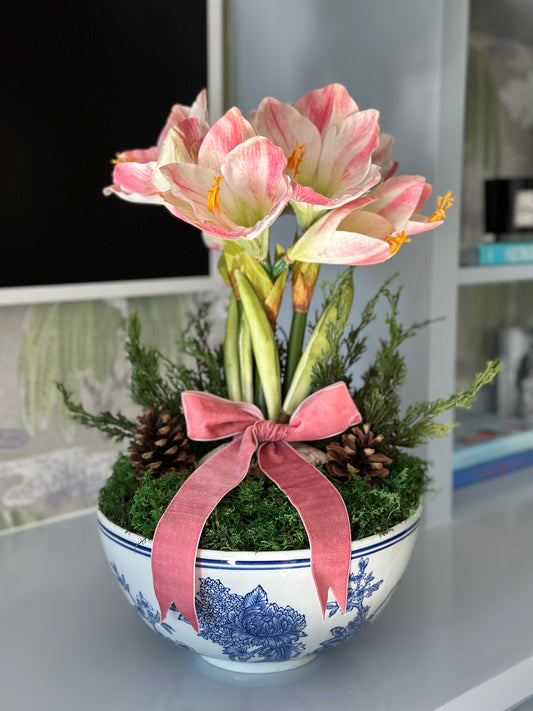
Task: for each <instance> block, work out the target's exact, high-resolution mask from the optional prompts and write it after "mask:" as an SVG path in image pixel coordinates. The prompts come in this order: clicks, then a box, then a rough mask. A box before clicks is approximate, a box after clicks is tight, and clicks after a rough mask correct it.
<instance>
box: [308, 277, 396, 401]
mask: <svg viewBox="0 0 533 711" xmlns="http://www.w3.org/2000/svg"><path fill="white" fill-rule="evenodd" d="M396 276H397V274H393V275H392V276H391V277H389V279H387V281H386V282H385V283H384V284H383V285H382V286H381V288H380V289H379V291H378V292H377V293H376V295H375V296H374V297H373V298H372V299H370V301H369V302H368V303H367V304H366V306H365V307H364V308H363V310H362V312H361V317H360V321H359V323H358V324H357V325H350V326H349V327H348V328H347V329H345V330H344V332H342V331H341V332H340V333H339V331H338V330H336V329H335V326H334V325H333V324H331V325H330V329H329V330H328V333H327V337H328V339H329V340H330V342H332V343H333V348H332V349H331V353H330V354H329V355H328V357H326V358H321V359H320V360H318V361H317V362H316V363H315V365H314V368H313V389H314V390H319V389H320V388H324V387H327V386H328V385H332V384H333V383H336V382H339V381H341V380H342V381H344V382H345V383H346V385H347V386H348V388H350V387H351V384H352V379H353V375H352V373H353V367H354V365H355V364H356V363H357V362H358V361H359V359H360V358H361V356H362V355H363V354H364V353H365V351H366V349H367V337H366V335H363V331H364V330H365V329H366V328H367V326H369V325H370V324H371V323H372V322H373V321H375V319H376V314H375V308H376V304H377V302H378V301H379V299H380V297H381V296H382V295H383V293H384V292H385V290H386V289H387V287H388V285H389V284H390V282H391V281H392V280H393V279H394V278H395V277H396ZM337 281H338V279H337V280H335V281H334V282H324V284H323V285H322V291H323V298H324V304H323V306H322V310H323V309H324V308H325V306H326V305H327V303H328V301H329V300H330V299H331V296H332V294H334V293H335V290H336V285H337Z"/></svg>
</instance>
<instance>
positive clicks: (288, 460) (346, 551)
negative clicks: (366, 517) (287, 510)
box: [259, 442, 352, 617]
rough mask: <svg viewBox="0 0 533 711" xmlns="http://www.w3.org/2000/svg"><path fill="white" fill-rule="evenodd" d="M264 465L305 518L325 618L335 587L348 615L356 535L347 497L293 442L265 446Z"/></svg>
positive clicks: (262, 464)
mask: <svg viewBox="0 0 533 711" xmlns="http://www.w3.org/2000/svg"><path fill="white" fill-rule="evenodd" d="M259 466H260V467H261V469H262V470H263V471H264V472H265V474H266V475H267V476H268V477H269V479H272V481H273V482H274V483H275V484H276V485H277V486H278V488H279V489H281V491H283V492H284V493H285V494H286V495H287V497H288V499H289V501H290V502H291V504H292V505H293V506H294V508H295V509H296V510H297V511H298V513H299V514H300V518H301V519H302V523H303V525H304V527H305V530H306V533H307V537H308V538H309V547H310V549H311V573H312V575H313V580H314V583H315V588H316V591H317V594H318V600H319V603H320V609H321V611H322V617H324V615H325V611H326V605H327V602H328V592H329V589H330V588H331V591H332V593H333V594H334V596H335V598H336V600H337V602H338V603H339V607H340V608H341V610H342V611H343V612H346V603H347V596H348V576H349V573H350V563H351V555H352V536H351V528H350V519H349V517H348V512H347V510H346V505H345V503H344V501H343V499H342V496H341V495H340V494H339V492H338V491H337V489H336V488H335V487H334V486H333V485H332V484H331V483H330V482H329V481H328V479H326V477H325V476H323V475H322V474H321V473H320V472H319V471H318V469H316V468H315V467H314V466H313V465H312V464H309V462H307V461H306V460H305V459H303V457H301V456H300V455H299V454H298V452H296V450H295V449H293V447H291V446H290V445H289V444H288V443H287V442H268V443H266V444H264V445H262V446H261V448H260V450H259Z"/></svg>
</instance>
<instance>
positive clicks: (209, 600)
mask: <svg viewBox="0 0 533 711" xmlns="http://www.w3.org/2000/svg"><path fill="white" fill-rule="evenodd" d="M196 610H197V614H198V620H199V622H200V629H201V632H200V636H201V637H204V638H205V639H209V640H211V641H212V642H215V643H216V644H219V645H220V646H221V647H222V648H223V652H224V654H226V655H227V656H228V657H229V658H230V659H231V660H232V661H239V662H247V661H249V660H250V659H252V658H253V659H258V660H261V661H265V662H266V661H268V662H278V661H285V660H288V659H294V657H296V656H299V655H300V654H301V653H302V652H303V650H304V645H303V644H302V643H301V642H298V640H299V639H300V638H301V637H305V636H306V634H305V632H304V629H305V625H306V623H305V616H304V615H301V614H300V613H299V612H297V611H296V610H295V609H294V608H292V607H290V606H289V605H287V606H286V607H280V606H279V605H277V604H276V603H275V602H269V601H268V597H267V594H266V592H265V591H264V590H263V588H262V587H261V586H260V585H258V586H257V587H256V588H255V589H254V590H251V591H250V592H249V593H247V594H246V595H237V594H235V593H231V592H230V590H229V588H227V587H224V585H222V583H221V582H220V580H213V579H212V578H200V590H199V592H198V594H197V596H196Z"/></svg>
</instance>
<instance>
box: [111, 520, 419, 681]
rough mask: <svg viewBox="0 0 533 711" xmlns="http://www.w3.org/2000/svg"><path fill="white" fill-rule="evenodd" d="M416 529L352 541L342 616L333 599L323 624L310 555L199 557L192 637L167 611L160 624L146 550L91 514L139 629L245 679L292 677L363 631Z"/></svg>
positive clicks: (142, 542)
mask: <svg viewBox="0 0 533 711" xmlns="http://www.w3.org/2000/svg"><path fill="white" fill-rule="evenodd" d="M419 521H420V519H419V516H414V517H412V518H410V519H408V520H406V521H404V522H403V523H400V524H398V525H397V526H395V527H394V528H393V529H391V530H390V531H389V532H388V533H387V534H386V535H384V536H379V535H377V536H370V537H368V538H364V539H362V540H359V541H353V543H352V565H351V570H350V578H349V584H348V606H347V611H346V614H345V615H343V613H342V612H341V610H340V609H339V606H338V605H337V603H336V602H335V600H334V599H333V598H332V597H331V598H330V601H329V602H328V606H327V610H326V616H325V620H323V619H322V614H321V611H320V607H319V604H318V597H317V595H316V592H315V588H314V583H313V579H312V576H311V568H310V559H309V550H298V551H284V552H265V553H250V552H235V553H233V552H227V551H212V550H199V551H198V557H197V558H196V575H197V578H196V610H197V614H198V620H199V623H200V632H199V633H196V632H195V631H194V630H193V628H192V627H191V625H190V624H189V623H188V622H187V621H186V620H185V618H184V617H183V616H182V615H181V614H180V613H179V612H178V610H177V609H175V608H174V609H172V608H171V610H170V611H169V613H168V615H167V617H166V620H165V622H164V623H163V624H160V622H159V608H158V605H157V601H156V597H155V594H154V588H153V585H152V574H151V568H150V556H151V549H152V541H150V540H146V539H143V538H142V537H141V536H138V535H136V534H134V533H130V532H129V531H126V530H124V529H122V528H120V527H119V526H116V525H115V524H114V523H111V521H109V520H108V519H107V518H106V517H105V516H104V515H103V514H102V513H101V512H100V511H99V512H98V522H99V528H100V535H101V539H102V543H103V546H104V550H105V553H106V556H107V559H108V561H109V563H110V565H111V568H112V569H113V572H114V574H115V577H116V579H117V581H118V583H119V585H120V586H121V588H122V590H123V591H124V594H125V595H126V597H127V598H128V600H129V601H130V603H131V604H132V605H133V606H134V607H135V609H136V610H137V612H138V613H139V615H140V616H141V617H142V618H143V620H144V621H145V622H146V623H147V624H148V625H150V627H152V628H153V629H154V630H155V631H156V632H159V633H160V634H162V635H163V637H166V638H167V639H169V640H171V641H172V642H174V643H175V644H177V645H179V646H181V647H186V648H187V649H190V650H192V651H194V652H196V653H198V654H200V655H201V656H202V658H203V659H205V660H206V661H207V662H209V663H211V664H214V665H215V666H217V667H221V668H223V669H230V670H233V671H239V672H252V673H254V672H278V671H283V670H288V669H294V668H295V667H298V666H301V665H303V664H306V663H307V662H309V661H311V660H312V659H314V658H315V657H316V656H317V655H318V654H321V653H323V652H325V651H327V650H328V649H331V648H332V647H336V646H337V645H338V644H341V643H342V642H344V641H345V640H347V639H349V638H350V637H352V636H353V635H354V634H357V633H358V632H360V631H361V630H362V629H363V628H364V627H366V625H367V624H368V623H369V622H371V621H372V620H373V619H374V618H375V617H376V615H377V614H378V613H379V612H380V611H381V610H382V609H383V607H384V606H385V604H386V603H387V602H388V600H389V598H390V596H391V594H392V593H393V591H394V589H395V588H396V586H397V584H398V582H399V580H400V578H401V576H402V575H403V573H404V571H405V568H406V567H407V563H408V562H409V558H410V557H411V552H412V550H413V546H414V543H415V540H416V537H417V533H418V526H419Z"/></svg>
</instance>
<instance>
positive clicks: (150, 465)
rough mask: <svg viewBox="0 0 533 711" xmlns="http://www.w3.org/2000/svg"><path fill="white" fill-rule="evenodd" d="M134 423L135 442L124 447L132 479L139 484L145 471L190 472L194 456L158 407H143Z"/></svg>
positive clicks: (182, 434)
mask: <svg viewBox="0 0 533 711" xmlns="http://www.w3.org/2000/svg"><path fill="white" fill-rule="evenodd" d="M137 421H138V423H139V424H138V425H137V426H136V427H135V429H134V430H133V437H134V440H135V441H134V443H133V444H132V445H131V446H130V447H129V448H128V451H129V452H130V462H131V464H132V466H133V469H134V472H135V478H136V479H138V480H139V481H142V479H143V477H144V474H145V472H147V471H148V470H149V469H151V470H152V471H153V472H157V476H163V474H166V473H167V472H179V471H183V470H187V471H190V470H191V469H192V462H193V460H194V456H193V455H192V454H190V453H189V440H188V439H187V437H186V435H185V432H184V430H183V427H182V425H179V424H176V418H175V417H172V416H171V415H170V413H169V412H167V411H165V410H163V407H161V406H160V407H157V408H156V407H153V408H147V409H146V410H145V411H144V413H143V414H142V415H141V416H139V417H138V418H137Z"/></svg>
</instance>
